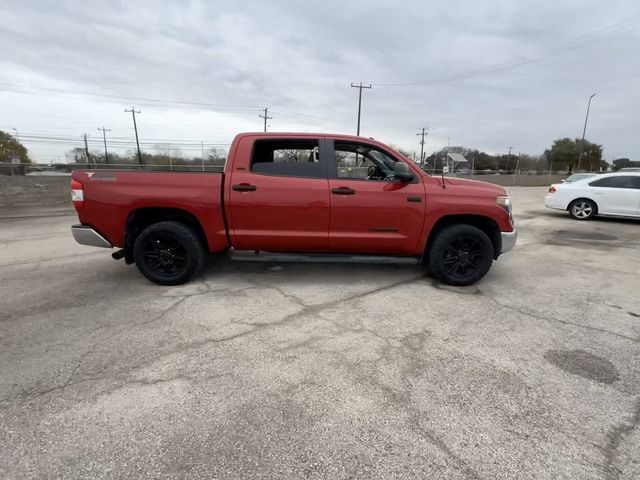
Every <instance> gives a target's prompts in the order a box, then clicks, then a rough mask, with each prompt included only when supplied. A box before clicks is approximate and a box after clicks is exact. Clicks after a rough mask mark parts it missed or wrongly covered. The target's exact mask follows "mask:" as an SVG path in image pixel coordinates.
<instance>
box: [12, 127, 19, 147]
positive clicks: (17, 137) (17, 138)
mask: <svg viewBox="0 0 640 480" xmlns="http://www.w3.org/2000/svg"><path fill="white" fill-rule="evenodd" d="M11 130H13V131H14V132H16V140H18V143H20V135H18V129H17V128H12V129H11Z"/></svg>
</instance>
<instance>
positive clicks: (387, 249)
mask: <svg viewBox="0 0 640 480" xmlns="http://www.w3.org/2000/svg"><path fill="white" fill-rule="evenodd" d="M305 139H311V140H317V141H318V142H319V144H320V149H319V150H320V159H321V161H322V162H326V163H327V165H329V166H331V165H333V170H331V168H329V167H327V175H326V176H325V177H324V178H302V177H291V176H283V175H268V174H264V173H254V172H252V171H251V158H252V151H253V147H254V144H255V142H256V141H257V140H305ZM333 142H351V143H357V144H361V145H363V146H367V147H371V148H375V149H377V150H379V151H380V152H383V153H384V154H386V155H388V156H390V157H392V158H393V159H394V160H395V161H401V162H404V163H405V164H406V165H407V166H408V167H409V169H410V170H411V171H412V172H413V173H414V175H415V180H414V182H411V183H391V182H384V181H371V180H364V179H354V178H337V175H336V170H335V168H336V167H335V162H334V163H333V164H332V163H331V161H332V160H331V159H330V157H327V155H329V153H330V154H331V155H333V150H332V149H333ZM328 159H329V160H328ZM72 178H73V180H74V181H77V182H80V183H81V184H82V187H83V191H84V204H83V205H82V206H77V208H76V210H77V211H78V217H79V219H80V222H81V223H82V224H83V225H87V226H90V227H92V228H93V229H95V230H96V231H97V232H99V233H100V234H101V235H102V236H104V237H105V238H106V239H107V240H109V242H111V243H112V244H113V245H114V246H118V247H124V246H125V231H126V228H127V220H128V219H129V218H130V217H131V215H132V214H133V213H134V212H135V211H137V210H139V209H143V208H156V209H162V208H166V209H176V210H181V211H184V212H187V213H189V214H190V215H192V216H193V217H195V218H196V219H197V221H198V222H199V223H200V225H201V226H202V230H203V231H204V234H205V236H206V242H207V246H208V248H209V250H210V251H212V252H219V251H223V250H225V249H226V248H228V247H231V246H232V247H234V248H236V249H238V250H266V251H281V252H343V253H371V254H376V253H378V254H387V255H388V254H396V255H407V256H419V255H421V254H422V253H423V251H424V248H425V245H426V242H427V239H428V236H429V233H430V232H431V230H432V228H433V226H434V225H435V224H436V222H438V220H440V219H442V218H443V217H446V216H449V215H477V216H482V217H486V218H489V219H491V220H493V221H494V222H495V223H496V224H497V226H498V228H499V229H500V230H501V231H503V232H511V231H513V224H512V220H511V218H510V216H509V213H508V212H507V211H506V210H505V209H503V208H501V207H500V206H498V205H497V203H496V196H498V195H505V194H506V190H505V189H504V188H503V187H501V186H497V185H493V184H489V183H485V182H478V181H473V180H462V179H456V178H451V179H449V178H446V179H445V180H444V185H443V181H442V179H441V178H440V177H431V176H429V175H427V174H426V173H425V172H423V171H422V170H421V169H420V168H418V167H417V166H416V165H415V164H413V162H411V161H410V160H408V159H407V158H406V157H404V156H402V155H401V154H399V153H397V152H395V151H394V150H392V149H390V148H389V147H387V146H386V145H384V144H383V143H380V142H377V141H375V140H372V139H365V138H362V137H354V136H346V135H325V134H292V133H245V134H239V135H238V136H236V138H235V139H234V141H233V143H232V145H231V148H230V151H229V158H228V159H227V163H226V165H225V173H224V174H215V173H204V172H203V173H182V172H143V171H109V170H107V171H104V170H103V171H74V172H73V176H72ZM234 186H235V187H234ZM443 187H444V188H443ZM335 189H338V191H343V190H341V189H348V190H349V191H353V192H354V193H352V194H348V195H343V194H336V193H334V190H335ZM225 221H226V223H225Z"/></svg>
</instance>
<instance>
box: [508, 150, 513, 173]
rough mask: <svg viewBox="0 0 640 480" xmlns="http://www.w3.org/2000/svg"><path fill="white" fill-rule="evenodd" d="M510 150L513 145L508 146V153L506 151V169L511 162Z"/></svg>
mask: <svg viewBox="0 0 640 480" xmlns="http://www.w3.org/2000/svg"><path fill="white" fill-rule="evenodd" d="M511 150H513V146H510V147H509V153H507V170H509V166H510V164H511Z"/></svg>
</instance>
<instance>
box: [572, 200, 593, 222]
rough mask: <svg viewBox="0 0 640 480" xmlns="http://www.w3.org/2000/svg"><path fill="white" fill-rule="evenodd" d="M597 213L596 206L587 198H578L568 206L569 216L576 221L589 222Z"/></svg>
mask: <svg viewBox="0 0 640 480" xmlns="http://www.w3.org/2000/svg"><path fill="white" fill-rule="evenodd" d="M597 213H598V206H597V205H596V203H595V202H594V201H592V200H589V199H587V198H579V199H578V200H574V201H573V202H571V205H569V215H571V217H572V218H575V219H576V220H591V219H592V218H593V217H595V216H596V214H597Z"/></svg>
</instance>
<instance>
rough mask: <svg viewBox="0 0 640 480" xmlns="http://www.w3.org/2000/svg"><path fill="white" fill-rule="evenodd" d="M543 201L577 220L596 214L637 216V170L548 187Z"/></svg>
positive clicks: (639, 195) (639, 194) (639, 188)
mask: <svg viewBox="0 0 640 480" xmlns="http://www.w3.org/2000/svg"><path fill="white" fill-rule="evenodd" d="M544 204H545V206H546V207H547V208H553V209H556V210H566V211H568V212H569V215H571V216H572V217H573V218H575V219H577V220H589V219H591V218H593V217H595V216H596V215H603V216H616V217H640V172H621V173H620V172H618V173H604V174H602V175H598V176H597V178H593V177H590V178H585V179H582V180H578V181H576V182H570V183H558V184H554V185H551V187H549V193H548V194H547V196H546V197H545V200H544Z"/></svg>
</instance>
